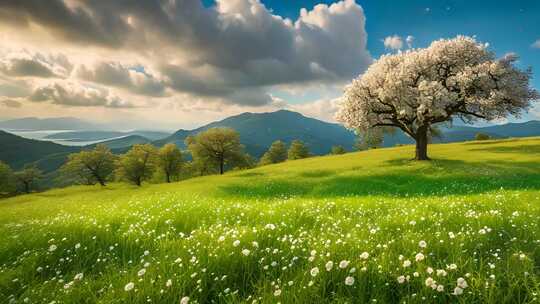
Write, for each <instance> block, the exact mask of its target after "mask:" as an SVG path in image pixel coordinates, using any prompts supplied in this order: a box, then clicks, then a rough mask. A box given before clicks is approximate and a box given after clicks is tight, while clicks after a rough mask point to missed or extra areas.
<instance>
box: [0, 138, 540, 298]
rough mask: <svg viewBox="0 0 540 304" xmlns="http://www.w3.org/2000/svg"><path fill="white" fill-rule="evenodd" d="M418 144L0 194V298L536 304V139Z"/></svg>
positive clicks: (539, 277)
mask: <svg viewBox="0 0 540 304" xmlns="http://www.w3.org/2000/svg"><path fill="white" fill-rule="evenodd" d="M430 148H431V149H430V152H431V157H432V158H434V159H435V160H434V161H432V162H422V163H419V162H410V161H408V159H409V158H410V157H411V156H412V155H413V148H412V147H410V146H407V147H399V148H389V149H380V150H371V151H367V152H359V153H351V154H346V155H340V156H331V157H329V156H325V157H317V158H311V159H305V160H300V161H294V162H288V163H284V164H279V165H272V166H267V167H262V168H257V169H254V170H248V171H239V172H234V173H230V174H226V175H225V176H208V177H202V178H196V179H191V180H187V181H183V182H180V183H176V184H169V185H145V186H144V187H142V188H135V187H132V186H127V185H121V184H115V185H111V186H107V187H105V188H99V187H93V186H89V187H72V188H67V189H62V190H53V191H48V192H44V193H39V194H33V195H24V196H19V197H15V198H11V199H7V200H4V201H0V235H1V237H0V238H1V239H0V299H6V301H7V302H9V301H10V300H11V299H14V300H17V303H22V302H24V299H26V298H28V301H29V302H30V303H50V302H52V301H56V303H180V299H181V298H183V297H189V298H190V303H211V302H215V303H253V302H254V301H256V302H257V303H276V302H281V303H324V302H334V303H368V302H370V303H374V302H377V303H404V302H406V303H538V301H539V299H540V221H539V220H538V219H539V218H540V138H529V139H520V140H505V141H486V142H469V143H460V144H444V145H432V146H431V147H430ZM330 262H332V267H331V269H330V265H331V263H330ZM340 266H341V267H340ZM327 267H328V268H329V269H330V270H327ZM81 276H82V277H81ZM460 278H461V279H460ZM353 280H354V282H353ZM458 281H459V283H458ZM464 282H466V283H464ZM130 283H132V284H133V285H131V284H130ZM346 283H350V284H349V285H348V284H346ZM426 284H427V285H429V286H426ZM457 285H459V286H461V287H462V290H463V293H462V294H460V295H454V294H453V293H454V290H455V288H456V286H457ZM131 286H133V289H131V290H129V287H131ZM126 287H128V288H127V289H128V290H127V291H126ZM457 291H458V293H459V289H458V290H457Z"/></svg>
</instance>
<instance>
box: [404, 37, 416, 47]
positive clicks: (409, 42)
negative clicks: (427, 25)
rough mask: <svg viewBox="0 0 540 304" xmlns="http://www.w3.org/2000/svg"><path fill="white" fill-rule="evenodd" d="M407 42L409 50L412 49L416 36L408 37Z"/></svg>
mask: <svg viewBox="0 0 540 304" xmlns="http://www.w3.org/2000/svg"><path fill="white" fill-rule="evenodd" d="M405 42H407V47H408V48H412V45H413V43H414V36H411V35H409V36H407V38H406V39H405Z"/></svg>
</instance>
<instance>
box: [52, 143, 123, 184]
mask: <svg viewBox="0 0 540 304" xmlns="http://www.w3.org/2000/svg"><path fill="white" fill-rule="evenodd" d="M115 159H116V157H115V156H114V154H113V153H112V152H111V150H110V149H109V148H108V147H107V146H105V145H102V144H99V145H97V146H96V147H95V148H94V149H92V150H84V151H81V152H79V153H73V154H70V155H69V156H68V160H67V162H66V163H65V164H64V165H63V166H62V167H61V168H60V172H61V173H62V174H63V175H64V176H67V177H68V178H72V179H74V180H75V181H76V182H77V183H82V184H87V185H93V184H95V183H96V182H98V183H99V184H100V185H102V186H105V183H106V181H107V180H108V178H109V176H110V175H111V174H112V172H113V171H114V162H115Z"/></svg>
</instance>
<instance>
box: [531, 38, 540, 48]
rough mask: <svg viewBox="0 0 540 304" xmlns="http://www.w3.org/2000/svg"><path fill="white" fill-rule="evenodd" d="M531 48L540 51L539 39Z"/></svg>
mask: <svg viewBox="0 0 540 304" xmlns="http://www.w3.org/2000/svg"><path fill="white" fill-rule="evenodd" d="M532 47H533V48H537V49H540V39H538V40H536V41H535V42H534V43H533V44H532Z"/></svg>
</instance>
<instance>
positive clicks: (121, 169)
mask: <svg viewBox="0 0 540 304" xmlns="http://www.w3.org/2000/svg"><path fill="white" fill-rule="evenodd" d="M156 163H157V149H156V147H154V146H152V145H150V144H138V145H133V147H131V149H130V150H129V151H128V152H126V153H125V154H124V155H122V156H120V158H119V159H118V161H117V166H118V169H117V175H118V177H119V178H120V179H124V180H127V181H128V182H131V183H133V184H135V185H137V186H140V185H141V184H142V182H143V181H145V180H148V179H150V178H152V176H153V174H154V172H155V169H156Z"/></svg>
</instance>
